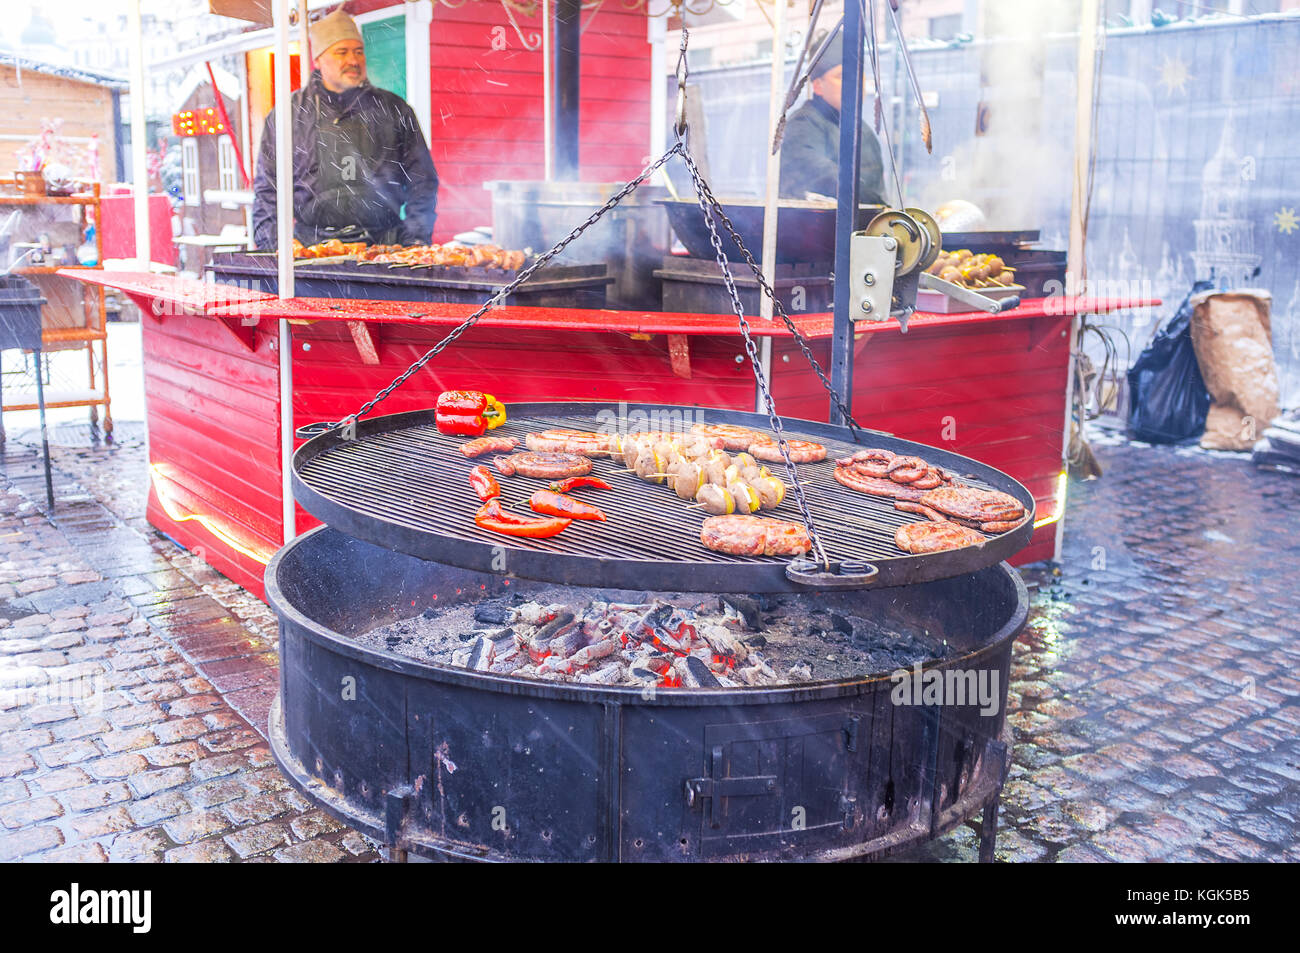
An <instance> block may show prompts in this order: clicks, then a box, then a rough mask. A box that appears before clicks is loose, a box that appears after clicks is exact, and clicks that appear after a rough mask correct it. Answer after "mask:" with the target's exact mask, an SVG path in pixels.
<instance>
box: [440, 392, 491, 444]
mask: <svg viewBox="0 0 1300 953" xmlns="http://www.w3.org/2000/svg"><path fill="white" fill-rule="evenodd" d="M505 422H506V408H505V405H504V404H502V403H501V401H499V400H497V399H496V398H495V397H493V396H492V395H491V394H484V393H483V392H482V391H477V390H448V391H443V392H442V393H441V394H439V395H438V402H437V403H436V404H435V405H434V426H436V427H437V428H438V433H445V434H452V435H460V436H469V437H478V436H482V434H483V432H484V431H487V430H492V429H493V428H495V427H500V426H501V425H502V424H503V423H505Z"/></svg>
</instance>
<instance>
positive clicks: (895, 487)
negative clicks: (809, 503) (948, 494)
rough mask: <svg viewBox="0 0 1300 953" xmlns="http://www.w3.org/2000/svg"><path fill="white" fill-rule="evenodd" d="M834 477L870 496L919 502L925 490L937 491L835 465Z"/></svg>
mask: <svg viewBox="0 0 1300 953" xmlns="http://www.w3.org/2000/svg"><path fill="white" fill-rule="evenodd" d="M835 479H836V480H837V481H838V482H839V483H842V484H843V485H844V486H847V487H848V488H849V489H850V490H857V491H858V492H859V493H866V494H869V495H870V496H886V497H889V498H890V499H891V500H909V501H911V502H913V503H916V502H919V501H920V499H921V497H923V496H925V494H926V493H927V492H929V493H934V492H937V491H935V490H918V489H917V488H916V487H914V486H911V485H910V484H907V483H895V482H894V481H893V480H886V479H882V478H880V477H871V476H866V475H864V474H861V473H858V472H857V471H856V470H855V469H852V468H850V467H836V468H835Z"/></svg>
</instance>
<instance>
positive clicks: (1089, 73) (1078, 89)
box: [1052, 0, 1100, 559]
mask: <svg viewBox="0 0 1300 953" xmlns="http://www.w3.org/2000/svg"><path fill="white" fill-rule="evenodd" d="M1079 17H1080V20H1079V47H1078V60H1079V62H1078V66H1077V68H1076V73H1077V76H1078V82H1077V84H1076V86H1075V100H1074V189H1073V193H1072V195H1071V200H1070V247H1069V252H1068V253H1067V256H1066V266H1065V293H1066V294H1078V293H1079V291H1080V290H1081V289H1082V287H1083V281H1084V279H1085V277H1086V276H1087V273H1088V261H1087V242H1088V222H1087V220H1086V219H1085V218H1084V211H1085V209H1086V208H1087V204H1088V168H1089V166H1090V165H1091V156H1092V112H1093V86H1094V85H1095V80H1096V65H1097V24H1098V20H1099V19H1100V17H1099V10H1098V3H1097V0H1083V8H1082V10H1080V12H1079ZM1069 335H1070V336H1069V338H1068V339H1067V340H1066V346H1067V347H1068V348H1069V352H1070V357H1069V363H1068V364H1067V371H1066V376H1065V435H1064V437H1063V438H1062V441H1061V470H1062V471H1066V470H1068V468H1069V466H1070V464H1069V457H1070V424H1071V422H1072V420H1073V417H1074V406H1073V405H1074V342H1075V341H1077V340H1078V338H1079V315H1078V314H1075V315H1073V316H1072V317H1071V318H1070V330H1069ZM1063 487H1064V485H1063V484H1061V483H1059V482H1058V484H1057V488H1056V490H1057V493H1058V496H1057V498H1056V499H1055V500H1054V501H1053V505H1054V506H1057V507H1060V506H1063V505H1064V502H1065V501H1064V500H1063V499H1062V498H1061V490H1062V489H1063ZM1054 515H1056V516H1057V517H1058V518H1057V520H1056V536H1055V543H1054V547H1053V551H1052V558H1053V559H1060V558H1061V543H1062V540H1063V538H1064V533H1065V514H1064V513H1062V512H1059V511H1057V512H1056V513H1055V514H1054Z"/></svg>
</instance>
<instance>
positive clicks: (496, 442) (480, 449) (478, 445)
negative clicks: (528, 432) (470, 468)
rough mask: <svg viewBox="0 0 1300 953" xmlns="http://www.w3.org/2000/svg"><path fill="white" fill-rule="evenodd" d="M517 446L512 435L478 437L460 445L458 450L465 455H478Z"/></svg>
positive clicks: (502, 451)
mask: <svg viewBox="0 0 1300 953" xmlns="http://www.w3.org/2000/svg"><path fill="white" fill-rule="evenodd" d="M517 446H519V441H518V440H516V439H515V438H514V437H479V438H478V439H476V440H471V441H470V442H469V443H463V444H461V445H460V452H461V453H463V454H465V456H467V457H480V456H482V455H483V454H485V453H492V452H493V451H495V452H497V453H505V452H507V451H510V450H513V449H514V448H515V447H517Z"/></svg>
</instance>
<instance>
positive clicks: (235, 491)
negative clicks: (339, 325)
mask: <svg viewBox="0 0 1300 953" xmlns="http://www.w3.org/2000/svg"><path fill="white" fill-rule="evenodd" d="M136 303H137V304H138V305H140V306H141V308H142V310H143V311H144V313H145V317H144V319H143V322H142V323H143V328H142V336H143V345H144V370H145V393H146V394H147V395H148V400H147V407H146V412H147V415H148V426H149V463H150V473H149V474H148V475H147V477H145V475H142V478H148V479H149V480H150V481H151V485H150V490H149V504H148V510H147V516H148V519H149V522H150V523H151V524H152V525H154V526H156V527H157V528H159V529H161V530H162V531H163V532H164V533H166V534H167V535H169V536H171V537H172V538H173V539H175V540H177V541H178V542H180V543H181V544H182V545H184V546H185V547H186V548H187V549H190V550H193V551H195V552H197V553H199V555H200V556H201V557H202V558H203V559H204V560H206V561H207V562H208V563H209V564H210V565H211V566H213V567H214V568H215V569H217V570H218V571H220V572H222V573H224V574H225V575H226V576H228V577H229V578H231V579H233V580H234V581H235V582H237V583H239V584H240V585H241V586H243V587H244V588H246V589H248V590H249V591H250V592H252V593H253V594H255V595H257V596H258V597H259V598H261V596H262V592H263V585H262V572H263V570H264V568H265V561H266V560H267V559H269V558H270V556H271V555H272V554H273V553H274V552H275V551H276V550H277V549H278V548H279V547H280V542H281V539H282V517H281V505H280V499H281V497H280V450H279V446H280V426H279V423H280V410H279V398H278V394H279V370H278V361H277V356H276V352H275V350H274V344H275V340H274V332H275V326H274V325H273V324H272V325H270V327H269V329H267V330H263V329H260V328H259V329H258V331H257V334H256V345H257V346H256V350H255V351H249V350H248V349H247V348H245V347H244V346H243V345H241V344H239V343H238V342H237V341H236V340H235V338H234V336H233V335H232V334H231V333H230V331H228V330H227V329H226V327H225V326H224V325H222V324H221V323H220V322H217V321H214V320H212V319H210V318H205V317H195V316H189V315H164V316H163V317H162V318H161V320H160V319H156V318H154V317H153V316H152V315H150V314H149V310H148V308H149V301H147V300H144V299H142V298H137V300H136ZM241 550H244V551H241Z"/></svg>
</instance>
